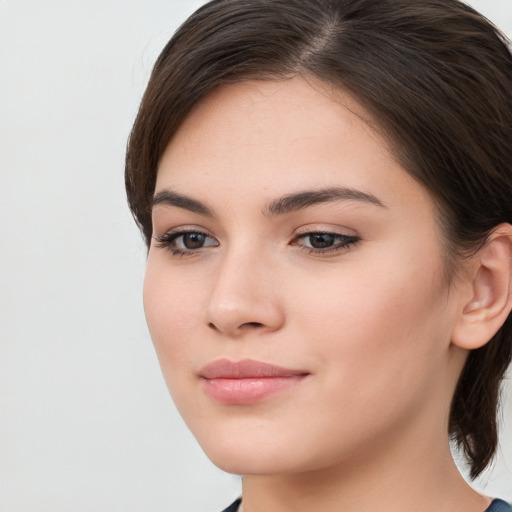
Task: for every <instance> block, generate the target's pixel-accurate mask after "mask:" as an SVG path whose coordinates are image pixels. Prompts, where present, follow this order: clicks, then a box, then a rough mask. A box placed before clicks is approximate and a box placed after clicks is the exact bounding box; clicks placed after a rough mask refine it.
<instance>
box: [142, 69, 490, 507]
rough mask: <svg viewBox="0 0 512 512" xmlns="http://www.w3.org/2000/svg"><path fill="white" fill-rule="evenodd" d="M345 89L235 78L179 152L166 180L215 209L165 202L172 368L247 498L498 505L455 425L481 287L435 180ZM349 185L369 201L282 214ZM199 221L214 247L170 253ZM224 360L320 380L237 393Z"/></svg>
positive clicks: (323, 503) (200, 434)
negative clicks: (222, 385) (460, 274)
mask: <svg viewBox="0 0 512 512" xmlns="http://www.w3.org/2000/svg"><path fill="white" fill-rule="evenodd" d="M331 93H332V91H331V90H330V89H329V87H328V86H326V85H324V84H321V83H317V82H315V83H313V82H311V81H309V82H308V81H306V80H304V79H301V78H293V79H290V80H286V81H278V82H244V83H240V84H235V85H229V86H225V87H222V88H220V89H218V90H217V91H215V92H214V93H213V94H211V95H210V96H209V97H208V98H207V99H206V100H204V101H203V102H202V103H201V104H199V105H198V106H197V107H196V108H195V110H194V111H193V112H192V114H191V115H190V116H189V117H188V118H187V119H186V121H185V123H184V124H183V125H182V127H181V128H180V130H179V131H178V132H177V134H176V135H175V137H174V138H173V139H172V141H171V143H170V144H169V146H168V148H167V149H166V151H165V153H164V155H163V157H162V159H161V162H160V165H159V170H158V177H157V183H156V194H158V193H165V192H166V191H172V192H173V193H177V194H181V195H183V196H186V197H187V198H190V199H193V200H194V201H197V202H200V203H201V205H203V206H204V210H203V211H191V210H190V207H191V203H190V202H188V203H187V202H183V201H181V203H176V201H174V202H175V203H176V204H170V203H171V202H173V201H167V202H166V201H160V202H159V204H155V206H154V208H153V226H154V233H153V234H154V240H153V242H152V245H151V247H150V251H149V257H148V265H147V273H146V279H145V285H144V304H145V312H146V316H147V321H148V325H149V328H150V332H151V336H152V339H153V341H154V345H155V348H156V351H157V354H158V357H159V361H160V364H161V367H162V370H163V373H164V376H165V379H166V382H167V384H168V387H169V390H170V392H171V394H172V396H173V398H174V400H175V403H176V405H177V407H178V409H179V410H180V413H181V414H182V416H183V418H184V419H185V421H186V422H187V424H188V426H189V427H190V429H191V430H192V432H193V434H194V435H195V436H196V438H197V439H198V441H199V443H200V444H201V446H202V447H203V449H204V450H205V452H206V453H207V455H208V456H209V457H210V458H211V460H212V461H213V462H214V463H215V464H217V465H218V466H220V467H221V468H222V469H224V470H226V471H228V472H232V473H237V474H241V475H244V478H243V502H244V512H259V511H264V510H265V511H268V510H272V511H292V510H293V511H295V512H297V511H302V510H323V511H331V510H332V511H334V510H336V511H339V510H343V511H348V512H351V511H354V512H356V511H357V512H360V511H361V510H364V511H369V512H372V511H386V510H390V511H391V510H392V511H393V512H400V511H410V510H415V511H425V512H426V511H430V512H431V511H432V510H436V511H438V512H442V511H458V510H464V511H469V512H481V511H483V510H484V509H485V508H486V507H487V505H488V503H489V500H488V499H487V498H484V497H482V496H480V495H478V494H477V493H476V492H474V491H473V490H472V489H471V488H470V487H469V486H467V484H466V483H465V482H464V480H463V479H462V477H461V476H460V475H459V473H458V471H457V469H456V467H455V466H454V464H453V461H452V458H451V455H450V451H449V445H448V438H447V422H448V413H449V406H450V400H451V397H452V395H453V391H454V388H455V384H456V381H457V378H458V375H459V374H460V371H461V369H462V366H463V364H464V361H465V358H466V355H467V351H466V350H463V349H461V348H458V347H457V346H455V345H454V344H453V343H452V342H451V339H452V333H453V330H454V328H455V326H456V325H457V322H458V320H459V317H460V315H461V311H462V304H463V303H464V302H465V301H466V302H467V299H468V290H467V287H465V286H464V283H460V282H457V281H455V282H452V283H451V284H449V283H447V281H446V278H445V273H444V266H443V252H442V248H441V243H440V236H439V229H438V226H437V224H436V221H435V209H434V205H433V201H432V199H431V198H430V196H429V194H428V192H427V191H426V190H425V189H424V188H423V187H422V186H421V185H420V184H419V183H417V182H416V181H415V180H414V179H413V178H412V177H411V176H410V175H408V174H407V173H406V172H405V171H404V169H402V168H401V167H400V165H399V164H398V163H397V161H396V160H395V158H394V157H393V155H392V154H391V152H390V151H389V150H388V148H387V146H386V143H385V140H384V139H383V138H381V137H380V136H379V135H378V134H376V133H375V132H374V131H372V129H371V128H369V126H368V124H366V123H365V122H364V121H363V120H362V117H365V112H364V111H363V109H362V108H361V107H360V106H359V105H358V104H357V102H356V101H355V100H354V99H353V98H352V97H351V96H350V95H349V94H347V93H345V92H343V91H337V92H336V101H335V100H334V99H333V98H332V95H331ZM366 117H367V116H366ZM332 188H336V189H337V190H339V189H340V188H344V189H350V190H351V191H353V190H357V191H359V192H363V193H364V194H367V195H371V196H372V201H368V200H363V199H362V198H361V197H358V198H353V199H347V198H344V199H343V198H342V199H337V200H329V201H325V202H319V203H316V204H311V205H309V206H305V207H303V208H299V209H296V210H293V211H286V212H284V213H283V212H281V213H276V212H273V213H272V212H270V211H268V210H272V208H269V206H270V205H272V204H273V205H274V206H275V204H276V200H278V199H279V198H282V197H285V196H287V195H289V194H294V193H298V192H303V191H318V190H324V189H332ZM373 199H377V201H373ZM377 203H380V204H377ZM195 209H196V210H198V209H197V208H195ZM206 213H207V214H206ZM184 230H185V231H196V232H200V233H204V234H205V235H207V237H206V238H204V240H205V243H204V245H203V246H202V247H199V248H196V249H186V251H187V252H186V253H185V254H181V253H180V254H173V250H174V251H176V249H179V248H180V247H181V248H183V241H184V239H183V237H180V236H179V233H180V232H183V231H184ZM170 232H172V233H176V232H178V235H177V237H176V238H174V240H173V241H171V242H169V237H168V238H167V239H166V240H164V239H165V236H166V234H168V233H170ZM317 232H328V233H333V234H334V235H336V236H337V237H338V238H336V237H335V238H334V241H335V243H334V246H336V247H334V248H335V250H330V251H327V250H322V251H317V252H313V253H312V252H311V251H310V247H308V246H311V243H312V238H311V237H309V236H308V233H317ZM340 235H341V238H340ZM346 237H351V238H350V240H357V241H356V242H355V243H353V244H351V245H349V246H347V247H345V246H342V245H340V244H341V242H343V241H346V239H347V238H346ZM330 249H333V247H330ZM219 358H227V359H229V360H232V361H239V360H241V359H245V358H251V359H255V360H259V361H264V362H268V363H272V364H276V365H279V366H283V367H286V368H291V369H298V370H302V371H304V372H305V373H307V374H308V375H307V378H305V379H303V380H301V382H300V383H299V384H297V385H296V386H293V387H291V388H289V389H286V390H285V391H282V392H280V393H276V394H274V395H272V396H270V397H267V398H266V399H264V400H262V401H260V402H258V403H256V404H253V405H244V406H240V405H235V406H233V405H223V404H219V403H218V402H216V401H214V400H212V399H211V398H210V397H209V396H208V395H207V394H206V393H205V392H204V388H203V386H202V380H201V378H200V377H199V375H198V373H199V371H200V369H201V368H202V367H203V366H204V365H206V364H207V363H210V362H212V361H214V360H216V359H219Z"/></svg>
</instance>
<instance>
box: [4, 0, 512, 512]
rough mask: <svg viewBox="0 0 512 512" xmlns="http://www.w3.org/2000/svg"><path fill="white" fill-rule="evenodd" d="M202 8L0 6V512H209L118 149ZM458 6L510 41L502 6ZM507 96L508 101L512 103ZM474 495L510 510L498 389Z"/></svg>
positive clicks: (509, 452)
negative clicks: (154, 320)
mask: <svg viewBox="0 0 512 512" xmlns="http://www.w3.org/2000/svg"><path fill="white" fill-rule="evenodd" d="M202 3H203V2H202V1H191V0H101V1H100V0H93V1H91V0H89V1H86V0H0V173H1V186H0V208H1V214H0V223H1V250H0V265H1V266H0V512H82V511H83V512H86V511H87V512H118V511H119V512H151V511H155V512H157V511H158V512H160V511H167V512H194V511H204V512H218V511H219V510H221V509H222V508H223V507H224V506H226V505H227V504H228V503H229V502H230V500H231V499H233V498H234V497H235V496H236V495H237V494H238V492H239V481H238V478H237V477H234V476H231V475H226V474H224V473H222V472H221V471H220V470H218V469H217V468H215V467H214V466H213V465H212V464H211V463H210V462H209V461H208V460H207V459H206V457H205V456H204V455H203V454H202V452H201V450H200V448H199V447H198V446H197V444H196V442H195V440H194V439H193V438H192V436H191V435H190V434H189V433H188V431H187V429H186V428H185V426H184V424H183V422H182V421H181V419H180V418H179V416H178V414H177V413H176V411H175V409H174V406H173V405H172V402H171V400H170V398H169V397H168V395H167V390H166V388H165V384H164V381H163V378H162V377H161V374H160V370H159V367H158V362H157V360H156V357H155V355H154V353H153V348H152V345H151V341H150V338H149V335H148V332H147V329H146V326H145V321H144V315H143V310H142V300H141V285H142V280H143V274H144V260H145V249H144V246H143V243H142V239H141V237H140V236H139V234H138V232H137V230H136V228H135V225H134V223H133V221H132V219H131V217H130V215H129V213H128V209H127V207H126V204H125V196H124V185H123V158H124V149H125V144H126V138H127V136H128V133H129V130H130V127H131V123H132V121H133V119H134V116H135V113H136V109H137V105H138V102H139V101H140V98H141V95H142V92H143V89H144V85H145V83H146V81H147V79H148V76H149V72H150V70H151V67H152V65H153V63H154V61H155V58H156V56H157V55H158V53H159V51H160V50H161V48H162V47H163V46H164V44H165V43H166V41H167V40H168V38H169V37H170V35H171V34H172V32H173V31H174V30H175V29H176V28H177V26H178V25H179V24H180V23H181V22H182V21H183V20H184V19H185V17H186V16H187V15H188V14H190V13H192V12H193V10H195V9H196V8H197V7H199V5H201V4H202ZM472 4H473V5H474V6H475V7H477V8H478V9H479V10H481V11H482V12H484V13H485V14H487V15H488V17H489V18H491V19H492V20H494V21H495V22H496V23H497V24H498V25H499V26H500V27H501V28H502V29H503V30H504V31H506V32H507V33H508V34H512V0H479V1H477V0H474V1H473V2H472ZM511 93H512V91H511ZM507 386H508V389H506V390H505V396H504V404H505V405H504V409H503V414H504V416H505V418H506V420H505V423H506V424H507V425H508V430H505V429H503V430H502V438H501V452H500V455H499V457H498V459H497V462H496V464H495V467H494V469H493V470H492V471H490V472H487V473H486V474H485V475H484V477H483V478H481V479H480V480H479V481H478V482H477V483H476V485H477V487H478V488H479V489H481V490H484V491H485V492H487V493H489V494H491V495H500V496H501V497H504V498H507V499H509V500H512V403H511V402H512V386H511V385H510V383H509V384H507Z"/></svg>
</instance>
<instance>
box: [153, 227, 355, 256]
mask: <svg viewBox="0 0 512 512" xmlns="http://www.w3.org/2000/svg"><path fill="white" fill-rule="evenodd" d="M186 235H200V236H203V237H205V239H209V240H213V241H215V244H210V245H206V246H201V247H198V248H197V249H181V248H178V247H176V246H175V245H173V244H175V243H176V240H178V239H179V238H180V237H183V236H186ZM319 235H320V236H322V235H324V236H325V235H327V236H331V237H333V238H334V239H337V240H340V241H338V242H337V243H335V244H334V245H332V246H330V247H326V248H323V249H319V248H314V247H307V246H305V245H303V244H300V243H299V241H300V240H303V239H306V238H308V237H312V236H319ZM155 241H156V247H159V248H162V249H166V250H168V251H169V252H170V253H171V255H172V256H179V257H183V256H193V255H197V254H198V253H199V252H200V251H201V249H204V248H205V247H206V248H207V247H218V245H219V243H218V242H217V241H216V240H215V239H214V238H213V237H211V236H210V235H208V234H207V233H205V232H203V231H200V230H198V229H190V230H180V231H174V232H173V231H170V232H168V233H165V234H164V235H162V236H160V237H155ZM359 241H360V238H359V237H357V236H354V235H345V234H342V233H335V232H334V233H333V232H331V231H308V232H306V233H302V234H300V235H298V236H296V237H295V238H294V239H293V240H292V241H291V242H290V245H292V246H299V248H300V249H301V250H303V251H306V252H308V253H309V254H319V255H321V254H326V253H331V252H342V251H347V250H349V249H350V248H351V247H352V246H354V245H356V244H357V243H358V242H359Z"/></svg>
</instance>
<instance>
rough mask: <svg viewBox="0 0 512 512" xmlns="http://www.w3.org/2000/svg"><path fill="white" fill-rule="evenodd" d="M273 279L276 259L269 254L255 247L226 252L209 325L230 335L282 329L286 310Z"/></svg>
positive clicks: (212, 297) (208, 316)
mask: <svg viewBox="0 0 512 512" xmlns="http://www.w3.org/2000/svg"><path fill="white" fill-rule="evenodd" d="M273 276H274V269H273V262H272V258H270V257H269V255H268V254H266V253H265V251H263V250H258V249H256V248H254V246H252V245H251V244H239V245H237V246H236V247H232V248H231V249H228V250H226V252H225V254H224V255H223V256H222V257H221V261H220V262H219V267H218V274H217V277H216V279H215V280H214V284H213V286H212V290H211V295H210V298H209V303H208V306H207V311H206V322H207V323H208V325H210V327H212V328H215V329H216V330H218V331H220V332H222V333H224V334H228V335H238V334H241V333H242V332H245V331H246V330H248V329H250V328H252V329H255V328H258V329H260V330H275V329H277V328H279V326H280V325H281V324H282V322H283V314H282V311H283V309H282V304H280V301H279V299H278V296H277V294H276V289H275V286H274V285H275V283H274V282H273V281H274V278H273Z"/></svg>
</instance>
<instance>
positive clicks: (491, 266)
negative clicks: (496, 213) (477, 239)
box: [452, 224, 512, 350]
mask: <svg viewBox="0 0 512 512" xmlns="http://www.w3.org/2000/svg"><path fill="white" fill-rule="evenodd" d="M468 279H469V280H470V283H469V284H470V286H471V293H470V299H469V300H465V301H464V303H463V304H462V307H461V313H460V315H459V318H458V319H457V322H456V324H455V326H454V330H453V333H452V343H453V344H454V345H457V346H459V347H461V348H465V349H468V350H472V349H476V348H480V347H482V346H483V345H485V344H486V343H487V342H488V341H489V340H490V339H491V338H492V337H493V336H494V335H495V334H496V332H497V331H498V330H499V328H500V327H501V326H502V325H503V323H504V322H505V320H506V319H507V317H508V315H509V314H510V311H511V309H512V226H511V225H510V224H500V226H498V227H497V228H496V229H495V230H494V231H493V232H492V234H491V235H490V236H489V238H488V240H487V241H486V243H485V244H484V246H483V247H482V248H481V249H480V250H479V251H478V253H477V254H476V255H475V256H474V266H473V268H472V271H471V275H470V276H468ZM466 297H467V296H466Z"/></svg>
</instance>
